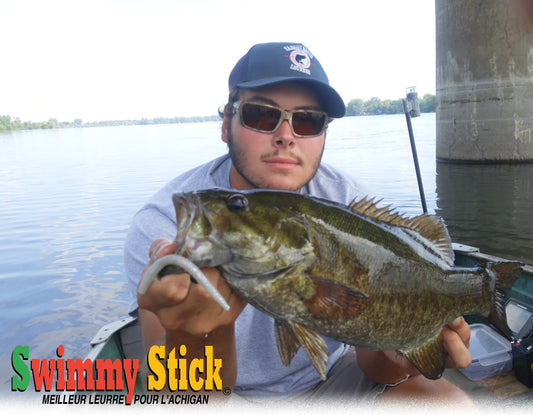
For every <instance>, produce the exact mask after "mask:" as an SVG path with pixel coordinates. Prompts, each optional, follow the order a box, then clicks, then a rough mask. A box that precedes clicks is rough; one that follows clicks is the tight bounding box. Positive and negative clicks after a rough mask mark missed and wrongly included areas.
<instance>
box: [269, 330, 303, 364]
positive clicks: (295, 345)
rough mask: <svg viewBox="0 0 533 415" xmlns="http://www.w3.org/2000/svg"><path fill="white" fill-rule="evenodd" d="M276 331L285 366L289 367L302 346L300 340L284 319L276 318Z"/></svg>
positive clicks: (279, 351) (277, 342)
mask: <svg viewBox="0 0 533 415" xmlns="http://www.w3.org/2000/svg"><path fill="white" fill-rule="evenodd" d="M274 331H275V333H276V344H277V345H278V353H279V356H280V357H281V361H282V362H283V364H284V365H285V366H287V367H289V365H290V364H291V360H292V358H293V357H294V355H295V354H296V352H297V351H298V349H299V348H300V345H301V343H300V340H299V339H298V337H297V336H296V334H295V333H294V330H293V328H292V326H291V325H290V324H288V323H286V322H284V321H281V320H276V322H275V324H274Z"/></svg>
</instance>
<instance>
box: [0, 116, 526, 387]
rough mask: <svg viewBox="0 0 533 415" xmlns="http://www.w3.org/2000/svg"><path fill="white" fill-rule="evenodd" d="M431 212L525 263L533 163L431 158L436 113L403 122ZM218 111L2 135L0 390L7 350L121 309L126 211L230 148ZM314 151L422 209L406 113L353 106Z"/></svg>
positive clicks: (388, 196)
mask: <svg viewBox="0 0 533 415" xmlns="http://www.w3.org/2000/svg"><path fill="white" fill-rule="evenodd" d="M413 128H414V131H415V138H416V142H417V148H418V152H419V159H420V164H421V169H422V176H423V182H424V188H425V190H426V198H427V203H428V207H429V210H430V211H431V212H436V213H438V214H439V215H441V216H443V217H444V218H445V220H446V222H447V224H448V227H449V229H450V233H451V234H452V238H453V239H454V240H455V241H459V242H462V243H466V244H470V245H475V246H479V247H480V248H481V249H482V250H483V251H484V252H487V253H491V254H494V255H498V256H503V257H508V258H514V259H521V260H522V261H525V262H528V263H533V250H532V247H533V220H532V217H531V211H532V208H533V188H532V187H533V186H532V180H533V179H532V178H533V165H531V164H530V165H502V166H460V165H459V166H458V165H448V164H440V163H436V162H435V115H434V114H423V116H422V117H420V118H417V119H414V120H413ZM219 130H220V123H219V122H208V123H200V124H181V125H180V124H174V125H157V126H132V127H109V128H92V129H91V128H87V129H64V130H52V131H19V132H12V133H7V134H6V133H4V134H0V319H1V320H0V321H1V328H2V330H1V331H0V395H7V394H10V396H12V393H10V378H11V376H12V375H13V374H14V371H13V369H12V368H11V363H10V362H11V360H10V356H11V352H12V350H13V348H14V347H15V346H16V345H28V346H30V359H31V358H38V359H42V358H54V357H55V350H56V348H57V346H58V345H60V344H63V345H64V346H65V356H67V357H84V356H85V354H86V353H87V351H88V350H89V346H88V343H89V341H90V339H91V338H92V337H93V335H94V334H95V333H96V331H97V330H98V328H100V327H101V326H102V325H104V324H106V323H108V322H110V321H113V320H116V319H118V318H120V317H122V316H124V315H125V314H126V311H127V304H128V302H129V299H128V294H127V290H126V283H125V277H124V271H123V258H122V248H123V243H124V238H125V235H126V231H127V228H128V224H129V221H130V219H131V217H132V216H133V214H134V213H135V211H136V210H137V209H139V208H140V207H141V205H142V204H143V203H144V202H145V201H146V200H147V198H149V197H150V196H151V195H152V194H153V193H154V192H155V191H157V190H158V189H159V188H160V187H161V186H162V185H164V184H165V183H166V182H168V181H169V180H171V179H172V178H173V177H175V176H176V175H177V174H179V173H181V172H183V171H185V170H187V169H189V168H191V167H193V166H196V165H197V164H199V163H202V162H204V161H207V160H210V159H211V158H213V157H216V156H218V155H221V154H224V153H225V152H226V147H225V144H224V143H222V142H221V141H220V139H219V136H220V133H219ZM324 160H325V161H327V162H329V163H332V164H335V165H337V166H339V167H340V168H342V169H344V170H345V171H347V172H348V174H351V175H353V176H354V177H356V178H358V179H360V180H362V181H363V182H364V183H365V184H366V186H367V187H368V188H369V189H371V190H372V191H373V192H374V193H376V194H379V195H382V196H384V200H385V202H388V203H391V204H393V205H394V206H395V207H397V209H398V210H399V211H402V212H406V213H408V214H410V215H415V214H418V213H420V212H421V204H420V199H419V195H418V187H417V183H416V177H415V172H414V168H413V163H412V156H411V152H410V145H409V139H408V135H407V129H406V125H405V118H404V116H403V115H394V116H379V117H350V118H345V119H341V120H337V121H335V122H334V123H333V124H332V125H331V127H330V129H329V132H328V138H327V144H326V151H325V153H324Z"/></svg>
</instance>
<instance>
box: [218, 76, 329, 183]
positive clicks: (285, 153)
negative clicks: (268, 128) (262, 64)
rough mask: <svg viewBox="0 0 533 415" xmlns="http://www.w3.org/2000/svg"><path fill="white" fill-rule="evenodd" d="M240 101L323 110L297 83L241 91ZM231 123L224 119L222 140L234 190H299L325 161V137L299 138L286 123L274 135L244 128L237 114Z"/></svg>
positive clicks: (288, 108) (287, 107) (311, 95)
mask: <svg viewBox="0 0 533 415" xmlns="http://www.w3.org/2000/svg"><path fill="white" fill-rule="evenodd" d="M240 100H241V101H244V100H246V101H254V102H263V103H265V104H270V105H275V106H277V107H280V108H283V109H286V110H294V109H316V110H321V108H320V106H319V104H318V100H317V98H316V97H315V96H314V94H313V93H312V92H311V91H310V90H308V89H306V88H305V87H302V86H300V85H297V84H280V85H276V86H273V87H267V88H263V89H254V90H242V91H241V93H240ZM229 122H231V125H228V119H227V118H226V117H225V118H224V124H223V127H222V140H223V141H225V142H226V143H227V144H228V147H229V152H230V156H231V160H232V166H231V170H230V184H231V186H232V187H234V188H237V189H253V188H263V189H279V190H292V191H299V190H300V188H301V187H302V186H303V185H305V184H306V183H307V182H308V181H309V180H311V178H312V177H313V176H314V174H315V172H316V170H317V169H318V166H319V164H320V160H321V158H322V152H323V150H324V140H325V134H322V135H319V136H316V137H310V138H297V137H295V136H294V135H293V133H292V131H291V128H290V126H289V123H288V121H287V120H285V121H283V123H282V124H281V125H280V127H279V128H278V129H277V130H276V131H275V132H273V133H261V132H257V131H253V130H250V129H248V128H246V127H243V126H242V125H241V124H240V122H239V119H238V115H235V116H233V117H232V119H231V121H229ZM228 127H229V128H228Z"/></svg>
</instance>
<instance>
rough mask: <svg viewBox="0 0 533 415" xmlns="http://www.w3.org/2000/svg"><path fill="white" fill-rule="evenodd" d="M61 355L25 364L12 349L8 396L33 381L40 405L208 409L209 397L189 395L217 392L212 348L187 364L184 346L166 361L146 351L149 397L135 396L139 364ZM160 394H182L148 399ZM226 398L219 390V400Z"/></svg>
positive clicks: (158, 352) (20, 351)
mask: <svg viewBox="0 0 533 415" xmlns="http://www.w3.org/2000/svg"><path fill="white" fill-rule="evenodd" d="M64 353H65V348H64V347H63V346H62V345H60V346H58V347H57V350H56V355H57V359H31V360H30V347H29V346H16V347H15V348H14V349H13V352H12V354H11V365H12V367H13V370H14V372H15V374H14V375H13V376H12V377H11V390H12V391H13V392H24V391H27V390H28V388H29V387H30V384H31V383H32V381H33V386H34V389H35V392H49V393H48V394H44V395H43V396H42V403H43V404H126V405H130V404H132V403H134V404H135V403H140V404H143V403H152V404H153V403H161V404H165V403H208V401H209V395H203V396H200V395H190V392H200V391H201V392H206V393H208V392H212V391H222V379H221V377H220V369H221V368H222V359H218V358H215V357H214V353H213V346H205V347H204V356H203V357H201V358H193V359H188V358H187V348H186V346H184V345H182V346H180V347H179V348H174V349H172V350H171V351H170V352H169V353H168V356H167V355H166V349H165V346H152V347H151V348H150V350H149V352H148V355H147V366H148V369H149V372H150V374H149V375H148V377H147V379H146V380H147V382H146V383H145V384H146V385H147V389H148V393H149V394H147V393H146V392H147V391H145V390H143V389H144V388H142V387H141V392H142V393H139V390H137V391H136V390H135V387H136V380H137V374H138V373H139V366H140V364H139V359H126V358H125V359H118V358H117V359H115V360H111V359H95V360H94V362H93V361H92V360H91V359H85V360H82V359H64V358H63V355H64ZM30 389H31V388H30ZM161 391H162V392H178V393H180V392H184V393H185V392H186V393H187V394H185V395H173V394H171V395H167V396H164V395H161V396H160V395H158V394H155V395H154V392H161ZM58 392H59V393H60V394H57V393H58ZM74 392H76V393H74ZM78 392H80V393H78ZM105 392H112V394H106V393H105ZM116 392H119V393H116ZM135 392H137V393H135ZM228 393H229V392H227V391H226V390H224V394H228ZM193 398H194V399H193ZM197 398H201V399H197Z"/></svg>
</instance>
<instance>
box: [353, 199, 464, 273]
mask: <svg viewBox="0 0 533 415" xmlns="http://www.w3.org/2000/svg"><path fill="white" fill-rule="evenodd" d="M379 202H381V199H380V200H377V201H375V200H374V199H373V198H372V199H367V198H366V197H364V198H363V199H361V200H359V201H355V200H354V201H353V202H352V203H350V205H349V206H348V208H349V209H350V210H351V211H352V212H354V213H356V214H358V215H361V216H364V217H366V218H368V219H371V220H373V221H376V222H381V223H385V224H387V225H392V226H398V227H400V228H403V229H405V230H406V231H407V233H408V234H409V235H410V236H412V237H414V236H415V235H414V234H413V232H415V233H416V234H418V235H420V236H421V237H422V238H424V239H427V240H428V241H429V242H431V244H432V246H433V247H434V248H435V250H434V254H435V255H437V256H439V257H440V258H441V259H442V260H444V262H445V263H446V264H447V265H449V266H453V264H454V253H453V248H452V240H451V238H450V234H449V233H448V230H447V229H446V225H445V224H444V222H443V221H442V219H441V218H440V217H438V216H435V215H427V214H423V215H419V216H415V217H412V218H410V217H407V216H404V215H401V214H399V213H398V212H395V211H393V210H392V209H391V207H390V205H387V206H384V207H378V203H379Z"/></svg>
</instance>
